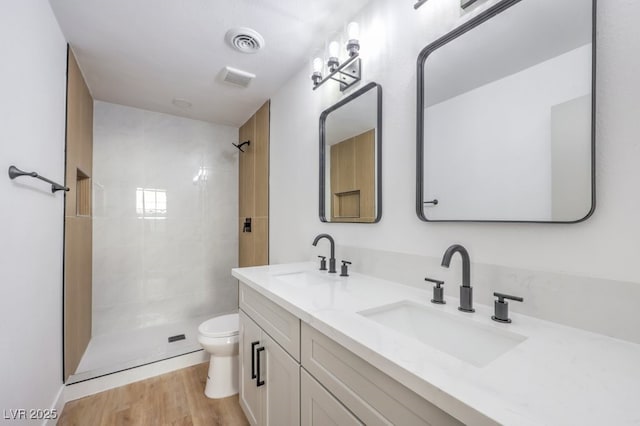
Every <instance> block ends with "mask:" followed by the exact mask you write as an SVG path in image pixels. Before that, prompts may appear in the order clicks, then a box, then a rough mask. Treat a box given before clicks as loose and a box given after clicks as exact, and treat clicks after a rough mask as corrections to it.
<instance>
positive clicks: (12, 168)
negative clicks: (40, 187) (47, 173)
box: [9, 166, 69, 192]
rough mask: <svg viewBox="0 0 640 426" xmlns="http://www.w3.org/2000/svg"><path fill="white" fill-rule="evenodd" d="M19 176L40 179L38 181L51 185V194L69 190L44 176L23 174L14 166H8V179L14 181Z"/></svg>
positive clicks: (32, 173)
mask: <svg viewBox="0 0 640 426" xmlns="http://www.w3.org/2000/svg"><path fill="white" fill-rule="evenodd" d="M20 176H31V177H33V178H36V179H40V180H43V181H45V182H47V183H50V184H51V192H56V191H68V190H69V188H67V187H66V186H63V185H60V184H59V183H55V182H54V181H52V180H49V179H47V178H46V177H44V176H40V175H39V174H37V173H36V172H23V171H22V170H20V169H19V168H17V167H16V166H10V167H9V178H10V179H15V178H17V177H20Z"/></svg>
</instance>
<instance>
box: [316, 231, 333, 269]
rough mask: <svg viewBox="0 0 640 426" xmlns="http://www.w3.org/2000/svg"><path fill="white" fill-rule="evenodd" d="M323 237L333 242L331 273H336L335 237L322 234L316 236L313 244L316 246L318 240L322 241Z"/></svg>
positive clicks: (330, 262)
mask: <svg viewBox="0 0 640 426" xmlns="http://www.w3.org/2000/svg"><path fill="white" fill-rule="evenodd" d="M323 238H326V239H327V240H329V242H330V243H331V257H330V258H329V273H330V274H335V273H336V243H335V241H333V237H332V236H331V235H329V234H320V235H318V236H317V237H316V239H315V240H313V245H314V246H315V245H317V244H318V241H320V240H321V239H323Z"/></svg>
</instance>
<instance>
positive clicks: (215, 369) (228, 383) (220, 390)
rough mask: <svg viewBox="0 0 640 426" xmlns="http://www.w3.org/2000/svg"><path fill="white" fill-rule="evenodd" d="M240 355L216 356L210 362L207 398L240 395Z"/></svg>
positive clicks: (212, 356) (206, 389)
mask: <svg viewBox="0 0 640 426" xmlns="http://www.w3.org/2000/svg"><path fill="white" fill-rule="evenodd" d="M238 375H239V370H238V355H231V356H214V355H211V360H210V361H209V372H208V373H207V386H206V387H205V389H204V394H205V396H206V397H207V398H211V399H217V398H226V397H228V396H231V395H235V394H237V393H238Z"/></svg>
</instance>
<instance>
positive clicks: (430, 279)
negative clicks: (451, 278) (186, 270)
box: [424, 278, 444, 288]
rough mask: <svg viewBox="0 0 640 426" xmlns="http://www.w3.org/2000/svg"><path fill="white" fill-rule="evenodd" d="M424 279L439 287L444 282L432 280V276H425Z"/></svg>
mask: <svg viewBox="0 0 640 426" xmlns="http://www.w3.org/2000/svg"><path fill="white" fill-rule="evenodd" d="M424 280H425V281H429V282H430V283H434V284H435V285H436V287H437V288H440V286H442V285H443V284H444V281H440V280H434V279H433V278H425V279H424Z"/></svg>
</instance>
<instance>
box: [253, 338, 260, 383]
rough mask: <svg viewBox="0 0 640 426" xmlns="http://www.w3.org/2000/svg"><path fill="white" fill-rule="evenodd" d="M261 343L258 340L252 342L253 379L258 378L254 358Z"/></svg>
mask: <svg viewBox="0 0 640 426" xmlns="http://www.w3.org/2000/svg"><path fill="white" fill-rule="evenodd" d="M258 343H260V341H259V340H256V341H255V342H251V378H252V379H255V378H256V377H257V376H256V360H255V358H254V355H255V353H256V345H257V344H258Z"/></svg>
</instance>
